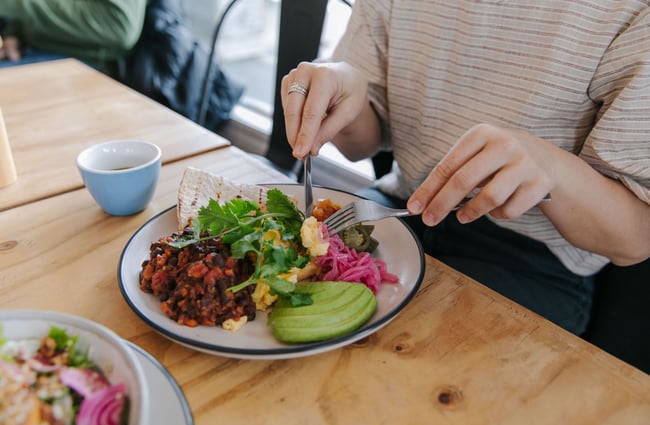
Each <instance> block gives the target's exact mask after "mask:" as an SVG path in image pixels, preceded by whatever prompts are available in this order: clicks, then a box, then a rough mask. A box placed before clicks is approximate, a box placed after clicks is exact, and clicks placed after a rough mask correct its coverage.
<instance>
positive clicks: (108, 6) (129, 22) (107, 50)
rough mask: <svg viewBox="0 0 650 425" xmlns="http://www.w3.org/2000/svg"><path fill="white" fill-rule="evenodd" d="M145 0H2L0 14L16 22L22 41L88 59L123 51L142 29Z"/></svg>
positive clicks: (110, 55) (133, 42)
mask: <svg viewBox="0 0 650 425" xmlns="http://www.w3.org/2000/svg"><path fill="white" fill-rule="evenodd" d="M146 4H147V1H146V0H2V1H1V2H0V16H4V17H7V18H9V19H10V20H12V21H18V22H19V23H20V26H21V34H22V36H23V40H22V41H23V42H24V43H26V44H28V45H32V46H33V47H36V48H39V49H44V50H53V51H58V52H61V53H65V54H70V55H72V56H79V57H82V58H88V59H91V60H92V59H99V60H109V59H114V58H117V57H119V56H121V55H123V54H124V53H126V52H127V51H128V50H129V49H130V48H131V47H133V45H134V44H135V43H136V42H137V40H138V38H139V36H140V33H141V31H142V25H143V22H144V13H145V8H146Z"/></svg>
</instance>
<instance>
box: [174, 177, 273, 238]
mask: <svg viewBox="0 0 650 425" xmlns="http://www.w3.org/2000/svg"><path fill="white" fill-rule="evenodd" d="M267 191H268V189H267V188H264V187H261V186H257V185H253V184H245V183H235V182H233V181H231V180H229V179H227V178H225V177H222V176H218V175H216V174H213V173H210V172H209V171H203V170H199V169H197V168H194V167H187V168H186V169H185V172H184V173H183V177H182V179H181V185H180V187H179V189H178V205H177V215H178V230H179V231H182V230H183V229H185V228H186V227H188V226H191V225H192V220H193V219H194V218H195V217H197V216H198V212H199V209H200V208H201V207H203V206H207V205H208V202H209V201H210V199H214V200H216V201H217V202H219V204H222V205H223V204H225V203H226V202H228V201H230V200H232V199H235V198H241V199H245V200H248V201H252V202H256V203H257V204H259V205H260V207H261V208H262V209H264V208H266V192H267Z"/></svg>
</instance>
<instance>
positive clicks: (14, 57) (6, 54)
mask: <svg viewBox="0 0 650 425" xmlns="http://www.w3.org/2000/svg"><path fill="white" fill-rule="evenodd" d="M20 58H21V54H20V41H19V40H18V39H17V38H16V37H13V36H7V37H2V38H0V60H8V61H12V62H16V61H19V60H20Z"/></svg>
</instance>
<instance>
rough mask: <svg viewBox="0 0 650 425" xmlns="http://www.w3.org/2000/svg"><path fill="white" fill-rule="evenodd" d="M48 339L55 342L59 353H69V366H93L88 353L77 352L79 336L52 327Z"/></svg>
mask: <svg viewBox="0 0 650 425" xmlns="http://www.w3.org/2000/svg"><path fill="white" fill-rule="evenodd" d="M48 337H50V338H52V340H54V343H55V344H56V350H57V351H67V352H68V366H74V367H80V368H88V367H91V366H92V365H93V363H92V361H91V360H90V357H89V356H88V353H81V352H79V351H78V350H77V342H78V341H79V336H78V335H77V336H70V335H68V333H67V332H66V330H65V329H62V328H57V327H56V326H52V327H51V328H50V333H49V334H48Z"/></svg>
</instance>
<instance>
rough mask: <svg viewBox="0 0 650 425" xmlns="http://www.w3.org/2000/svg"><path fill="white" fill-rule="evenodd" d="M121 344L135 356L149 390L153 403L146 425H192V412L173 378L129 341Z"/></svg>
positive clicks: (156, 361) (153, 359)
mask: <svg viewBox="0 0 650 425" xmlns="http://www.w3.org/2000/svg"><path fill="white" fill-rule="evenodd" d="M123 343H124V345H126V346H127V348H129V349H130V350H131V351H132V352H133V353H134V354H135V357H136V359H137V361H138V362H139V363H140V366H142V370H143V371H144V374H145V377H146V382H147V387H148V388H149V399H150V400H153V401H154V403H152V404H151V408H150V412H149V415H148V419H149V420H148V421H147V423H150V424H174V425H192V424H193V423H194V419H193V417H192V411H191V410H190V406H189V404H188V403H187V399H186V398H185V394H183V391H182V390H181V388H180V387H179V386H178V384H177V383H176V380H174V377H173V376H171V375H170V374H169V372H168V371H167V369H165V367H164V366H163V365H161V364H160V363H159V362H158V360H156V359H155V358H154V357H153V356H152V355H151V354H149V353H147V352H146V351H145V350H143V349H142V348H140V347H138V346H137V345H135V344H134V343H132V342H130V341H127V340H123Z"/></svg>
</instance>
